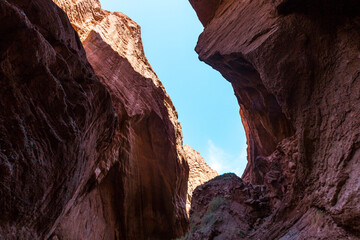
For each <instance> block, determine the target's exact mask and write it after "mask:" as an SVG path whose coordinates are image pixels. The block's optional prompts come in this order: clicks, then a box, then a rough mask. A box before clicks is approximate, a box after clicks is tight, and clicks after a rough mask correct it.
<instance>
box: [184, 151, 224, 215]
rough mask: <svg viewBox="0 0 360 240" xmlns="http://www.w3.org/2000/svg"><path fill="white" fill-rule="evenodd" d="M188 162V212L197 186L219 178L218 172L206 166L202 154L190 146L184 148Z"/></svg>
mask: <svg viewBox="0 0 360 240" xmlns="http://www.w3.org/2000/svg"><path fill="white" fill-rule="evenodd" d="M184 150H185V155H186V161H187V162H188V164H189V180H188V190H187V199H186V211H187V212H189V211H190V207H191V198H192V194H193V192H194V190H195V188H196V187H197V186H200V185H202V184H204V183H206V182H207V181H209V180H211V179H213V178H214V177H216V176H218V173H217V171H215V170H213V169H212V168H211V167H209V165H207V164H206V162H205V160H204V158H203V157H201V155H200V153H198V152H197V151H195V150H194V149H193V148H192V147H190V146H189V145H185V146H184Z"/></svg>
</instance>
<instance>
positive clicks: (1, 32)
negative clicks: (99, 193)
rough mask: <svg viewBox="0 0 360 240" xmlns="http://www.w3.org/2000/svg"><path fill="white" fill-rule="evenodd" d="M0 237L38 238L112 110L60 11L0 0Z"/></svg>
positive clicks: (89, 161)
mask: <svg viewBox="0 0 360 240" xmlns="http://www.w3.org/2000/svg"><path fill="white" fill-rule="evenodd" d="M0 22H1V24H0V85H1V87H0V212H1V214H0V239H8V240H11V239H44V238H47V236H48V234H49V233H50V232H51V231H52V229H53V226H54V224H55V223H56V222H57V221H59V219H61V217H62V216H63V215H64V214H65V212H66V211H67V210H68V209H69V208H70V207H71V205H72V203H73V202H74V200H75V199H76V198H77V197H78V196H79V195H81V193H82V192H83V189H84V187H85V186H86V183H87V181H88V179H89V178H90V176H91V175H92V174H93V172H94V170H95V168H96V165H97V164H98V162H99V159H101V158H102V157H103V156H102V154H103V153H104V151H105V149H106V148H107V147H108V146H109V143H110V142H111V139H112V137H113V134H114V130H115V122H116V116H115V112H114V110H113V107H112V103H111V98H110V95H109V93H108V92H107V91H106V89H105V87H104V86H103V85H102V84H101V83H100V82H99V80H98V78H97V77H96V75H95V74H94V71H93V69H92V68H91V66H90V64H89V63H88V61H87V59H86V55H85V51H84V49H83V47H82V45H81V42H80V40H79V38H78V36H77V34H76V33H75V31H74V30H73V28H72V27H71V25H70V23H69V21H68V20H67V17H66V15H65V13H64V12H63V11H62V10H61V9H60V8H58V7H57V6H56V5H55V4H54V3H53V2H51V1H46V0H37V1H30V0H29V1H27V0H21V1H20V0H19V1H17V0H12V1H5V0H2V1H0Z"/></svg>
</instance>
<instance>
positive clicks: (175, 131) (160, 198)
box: [55, 0, 189, 239]
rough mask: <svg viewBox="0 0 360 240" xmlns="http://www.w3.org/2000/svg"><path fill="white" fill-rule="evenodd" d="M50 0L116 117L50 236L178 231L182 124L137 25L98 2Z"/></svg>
mask: <svg viewBox="0 0 360 240" xmlns="http://www.w3.org/2000/svg"><path fill="white" fill-rule="evenodd" d="M55 2H56V3H57V4H59V6H61V7H62V8H63V9H64V10H65V11H66V13H67V14H68V15H69V17H70V20H71V22H72V24H73V26H75V29H77V30H78V33H79V34H80V38H81V39H82V41H83V44H84V47H85V50H86V53H87V56H88V59H89V62H90V63H91V65H92V66H93V68H94V70H95V73H96V74H97V75H98V76H99V78H100V81H101V82H102V83H103V84H104V85H105V86H106V88H107V89H108V91H109V92H110V94H111V98H112V101H113V105H114V108H115V111H116V113H117V116H118V119H119V122H118V125H117V129H116V133H115V137H114V140H113V142H112V144H111V145H110V146H109V149H108V151H106V152H105V154H104V157H103V158H102V159H101V161H100V163H99V164H98V168H97V170H96V171H95V173H94V177H93V179H94V185H95V186H94V187H93V188H92V189H89V192H88V193H87V194H86V196H85V197H84V199H81V200H79V201H78V202H77V204H76V205H75V206H74V207H73V208H72V209H71V211H69V213H68V215H67V216H66V218H65V219H64V220H63V221H62V222H61V223H60V224H59V226H58V229H57V230H56V232H55V233H56V235H57V237H58V238H59V239H99V237H103V236H104V237H105V239H112V238H114V239H172V238H175V237H178V236H181V235H182V234H183V233H184V232H185V231H186V229H187V225H188V220H187V215H186V211H185V203H186V194H187V178H188V171H189V170H188V165H187V163H186V161H185V153H184V150H183V146H182V132H181V126H180V124H179V122H178V121H177V113H176V110H175V108H174V106H173V105H172V102H171V100H170V98H169V97H168V95H167V94H166V91H165V89H164V88H163V86H162V84H161V82H160V80H159V79H158V77H157V76H156V74H155V73H154V72H153V70H152V68H151V66H150V64H149V63H148V61H147V59H146V57H145V55H144V51H143V46H142V41H141V34H140V27H139V26H138V25H137V24H136V23H135V22H134V21H132V20H131V19H130V18H128V17H127V16H125V15H124V14H122V13H118V12H115V13H112V12H108V11H105V10H102V9H101V8H100V3H99V2H98V1H93V0H91V1H90V0H86V1H77V2H76V3H74V2H72V1H60V0H57V1H55ZM94 214H95V215H96V217H93V216H94ZM74 226H76V227H74ZM86 226H87V227H86ZM90 226H91V227H90Z"/></svg>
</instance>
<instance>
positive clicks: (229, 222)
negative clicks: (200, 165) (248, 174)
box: [188, 173, 270, 239]
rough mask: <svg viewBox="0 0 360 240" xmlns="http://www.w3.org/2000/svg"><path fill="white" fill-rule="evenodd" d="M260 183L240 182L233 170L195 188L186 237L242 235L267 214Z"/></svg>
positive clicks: (232, 237) (219, 237)
mask: <svg viewBox="0 0 360 240" xmlns="http://www.w3.org/2000/svg"><path fill="white" fill-rule="evenodd" d="M264 194H265V193H264V188H263V186H255V187H254V186H253V185H251V184H250V183H245V182H243V181H242V180H241V179H240V178H239V177H237V176H236V175H235V174H233V173H228V174H224V175H221V176H218V177H216V178H214V179H212V180H210V181H209V182H207V183H205V184H204V185H201V186H200V187H198V188H197V189H196V190H195V191H194V195H193V196H194V198H193V199H194V200H193V201H192V206H191V229H190V234H189V236H188V239H214V238H216V239H243V238H244V237H245V236H246V235H245V234H246V233H247V232H249V230H250V229H251V228H253V227H254V225H255V224H258V223H257V222H256V221H257V219H259V218H263V217H266V216H268V215H269V213H270V208H269V198H267V197H264Z"/></svg>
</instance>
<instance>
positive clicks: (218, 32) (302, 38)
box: [190, 0, 360, 239]
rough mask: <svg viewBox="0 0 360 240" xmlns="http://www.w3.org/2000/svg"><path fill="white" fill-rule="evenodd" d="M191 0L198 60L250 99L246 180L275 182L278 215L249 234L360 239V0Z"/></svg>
mask: <svg viewBox="0 0 360 240" xmlns="http://www.w3.org/2000/svg"><path fill="white" fill-rule="evenodd" d="M190 3H191V4H192V5H193V7H194V9H195V10H196V11H197V14H198V16H199V19H200V20H201V22H202V23H203V24H204V26H205V29H204V32H203V33H202V34H201V35H200V37H199V41H198V44H197V47H196V51H197V52H198V54H199V58H200V59H201V60H203V61H205V62H206V63H208V64H209V65H211V66H212V67H213V68H214V69H216V70H218V71H219V72H221V74H222V75H223V76H224V77H225V78H226V79H227V80H228V81H230V82H231V84H232V85H233V88H234V91H235V94H236V97H237V99H238V102H239V105H240V107H241V115H242V121H243V123H244V125H245V129H246V134H247V138H248V146H249V149H248V154H249V155H248V161H249V163H248V166H247V168H246V170H245V173H244V175H243V176H242V178H243V180H245V181H247V182H249V183H251V184H254V185H260V186H264V187H266V190H265V192H266V193H265V195H266V198H269V202H270V209H271V213H270V214H269V216H267V217H266V218H264V217H259V218H258V220H257V221H256V222H255V223H256V224H254V225H252V226H251V228H249V229H248V230H246V231H244V230H242V231H243V234H244V235H243V238H245V239H309V238H312V239H357V237H359V236H360V228H359V226H360V218H359V216H360V205H359V202H360V201H359V200H360V191H359V190H360V184H359V179H360V178H359V176H360V173H359V171H358V169H359V161H360V156H359V154H360V150H359V147H360V145H359V142H360V128H359V126H360V120H359V119H360V118H359V117H360V108H359V104H360V98H359V96H360V57H359V56H360V45H359V40H360V17H359V15H360V14H359V13H360V9H359V8H360V5H359V4H358V2H357V1H351V0H347V1H341V2H340V1H322V0H317V1H297V0H274V1H261V0H253V1H233V0H214V1H211V4H208V1H205V0H190ZM204 191H205V190H204ZM203 194H206V192H204V193H203ZM200 195H201V194H200V193H198V194H197V196H200ZM219 195H221V194H219ZM239 197H242V196H241V193H239ZM193 201H195V202H196V201H198V199H196V197H194V198H193ZM210 201H211V200H210ZM224 211H225V212H226V211H228V210H227V209H224ZM223 214H225V213H223ZM239 217H240V216H239ZM213 234H214V235H213V236H212V237H216V236H217V235H220V233H219V232H216V231H215V232H214V233H213ZM197 236H198V235H196V234H192V235H191V234H190V239H202V238H198V237H197Z"/></svg>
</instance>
